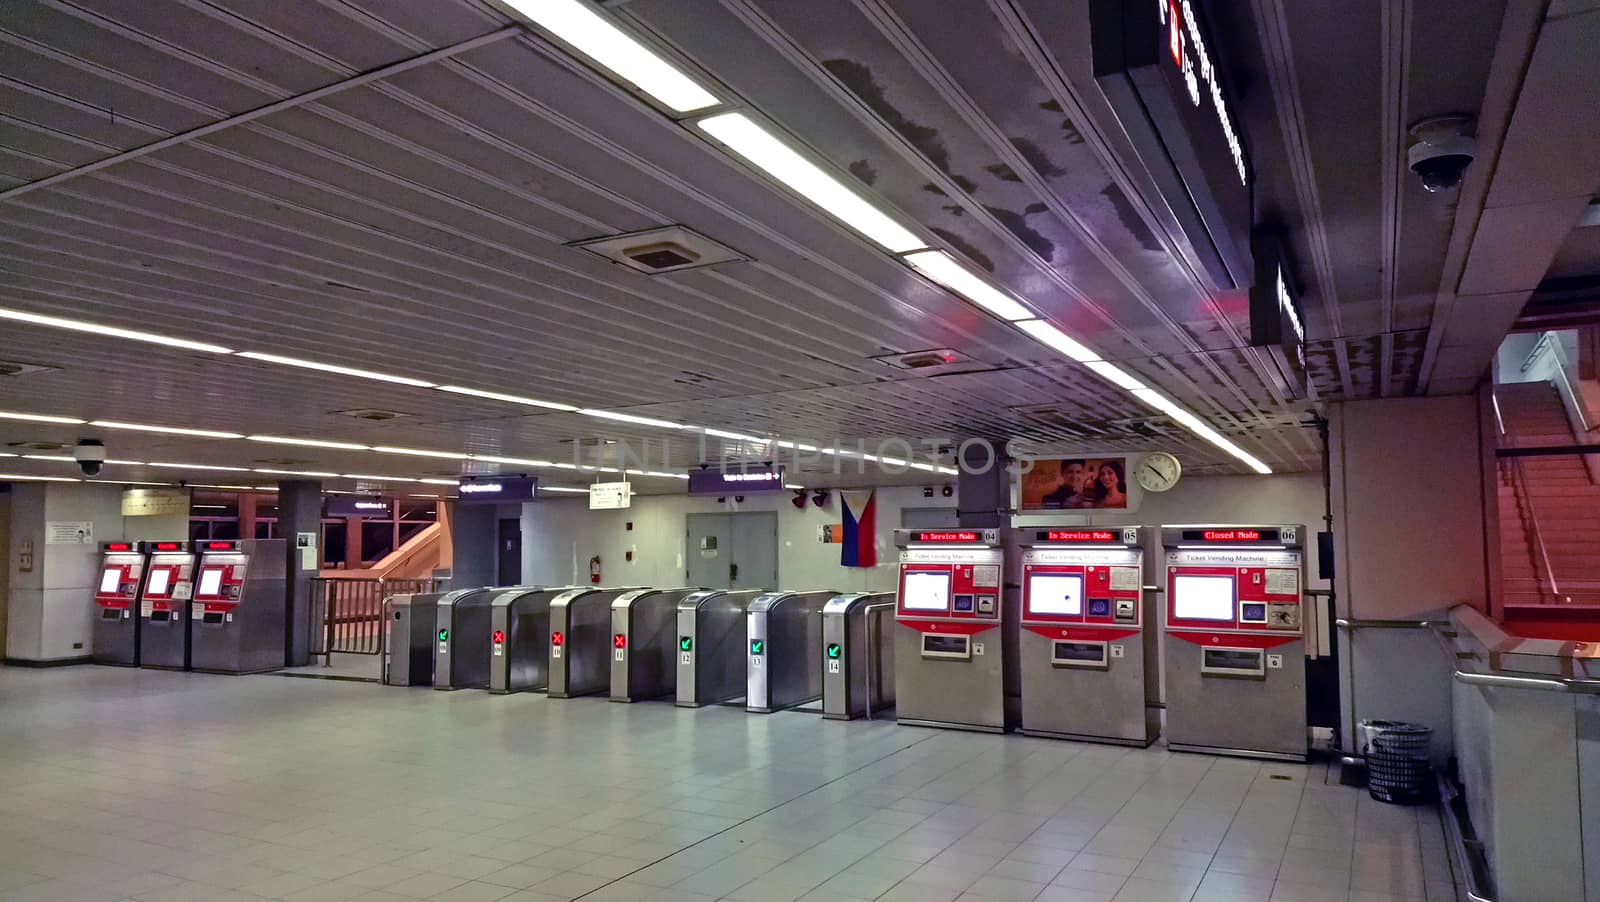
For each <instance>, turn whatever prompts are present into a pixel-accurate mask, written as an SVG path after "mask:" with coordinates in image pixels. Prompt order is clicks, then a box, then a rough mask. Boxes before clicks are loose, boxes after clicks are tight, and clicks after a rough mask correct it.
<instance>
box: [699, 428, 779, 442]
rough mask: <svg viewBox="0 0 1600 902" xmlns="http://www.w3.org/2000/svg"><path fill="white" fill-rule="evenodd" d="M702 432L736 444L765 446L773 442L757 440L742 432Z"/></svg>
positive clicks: (711, 430)
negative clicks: (745, 443)
mask: <svg viewBox="0 0 1600 902" xmlns="http://www.w3.org/2000/svg"><path fill="white" fill-rule="evenodd" d="M700 431H701V432H704V433H705V434H706V435H709V436H713V437H715V438H725V439H728V440H730V441H735V442H754V443H756V444H758V445H765V444H768V443H770V442H771V441H772V439H767V438H757V437H756V436H753V435H745V434H743V433H740V432H727V431H725V430H722V429H702V430H700Z"/></svg>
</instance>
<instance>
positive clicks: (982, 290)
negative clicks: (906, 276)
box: [904, 251, 1036, 322]
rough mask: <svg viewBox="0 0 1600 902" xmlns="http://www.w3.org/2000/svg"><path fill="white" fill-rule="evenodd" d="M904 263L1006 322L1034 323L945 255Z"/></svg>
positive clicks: (933, 254)
mask: <svg viewBox="0 0 1600 902" xmlns="http://www.w3.org/2000/svg"><path fill="white" fill-rule="evenodd" d="M904 260H905V261H906V262H907V263H909V264H911V266H912V267H913V268H915V269H916V271H917V272H920V273H922V274H923V275H925V276H927V277H928V278H930V279H932V280H933V281H935V282H938V283H939V284H940V285H943V286H944V287H946V288H948V289H950V290H951V291H953V292H955V293H956V294H959V295H961V296H962V297H964V298H966V299H967V300H969V301H971V302H972V303H974V304H977V305H978V306H979V307H982V308H983V309H985V310H987V311H989V312H990V313H993V314H994V315H995V316H998V317H1000V318H1001V319H1003V320H1007V321H1009V322H1016V321H1017V320H1021V319H1033V318H1034V316H1035V315H1036V314H1034V312H1033V311H1031V310H1029V309H1028V308H1026V307H1024V306H1022V304H1021V303H1019V302H1018V301H1017V299H1016V298H1013V297H1012V296H1011V295H1009V294H1006V293H1005V292H1003V291H1001V290H1000V289H998V288H996V287H994V286H993V285H990V284H989V283H988V282H986V281H984V280H983V279H980V278H978V277H977V276H976V275H974V274H973V272H972V271H971V270H969V269H967V268H966V267H965V266H962V265H961V264H960V263H957V262H956V260H955V258H954V257H951V256H950V255H949V254H947V253H945V252H944V251H922V252H920V253H916V254H906V255H905V257H904Z"/></svg>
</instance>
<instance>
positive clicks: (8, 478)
mask: <svg viewBox="0 0 1600 902" xmlns="http://www.w3.org/2000/svg"><path fill="white" fill-rule="evenodd" d="M82 481H83V480H81V479H72V478H70V477H67V476H25V475H23V474H21V473H0V482H82Z"/></svg>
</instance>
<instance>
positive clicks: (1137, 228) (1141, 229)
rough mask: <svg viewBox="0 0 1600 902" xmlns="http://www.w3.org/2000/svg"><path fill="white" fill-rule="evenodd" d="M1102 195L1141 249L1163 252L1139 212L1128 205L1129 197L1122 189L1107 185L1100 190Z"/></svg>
mask: <svg viewBox="0 0 1600 902" xmlns="http://www.w3.org/2000/svg"><path fill="white" fill-rule="evenodd" d="M1100 195H1101V196H1102V197H1104V198H1105V199H1106V200H1108V201H1110V202H1111V209H1112V210H1114V211H1116V214H1117V219H1118V220H1120V221H1121V222H1122V227H1123V228H1125V229H1127V230H1128V232H1129V234H1131V235H1133V237H1134V239H1135V240H1136V241H1138V242H1139V246H1140V247H1142V248H1144V249H1145V250H1147V251H1154V252H1157V253H1159V252H1160V251H1161V243H1160V242H1159V241H1156V236H1155V235H1154V234H1153V233H1152V232H1151V231H1150V229H1149V228H1147V227H1146V226H1145V224H1144V220H1143V219H1141V218H1140V217H1139V211H1137V210H1135V209H1134V208H1133V204H1131V203H1128V196H1127V195H1125V194H1123V193H1122V189H1121V188H1118V187H1117V186H1116V185H1106V186H1105V187H1104V188H1101V189H1100Z"/></svg>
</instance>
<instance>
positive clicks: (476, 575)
mask: <svg viewBox="0 0 1600 902" xmlns="http://www.w3.org/2000/svg"><path fill="white" fill-rule="evenodd" d="M498 513H499V508H498V507H497V506H496V505H493V504H460V503H457V504H456V510H455V515H454V516H452V517H451V518H450V544H451V545H452V546H453V549H454V554H455V563H454V564H453V565H452V566H453V572H452V573H451V575H450V587H451V588H452V589H469V588H472V587H473V586H492V585H494V584H495V577H496V570H495V543H496V536H497V533H498V526H499V524H498V523H497V514H498Z"/></svg>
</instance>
